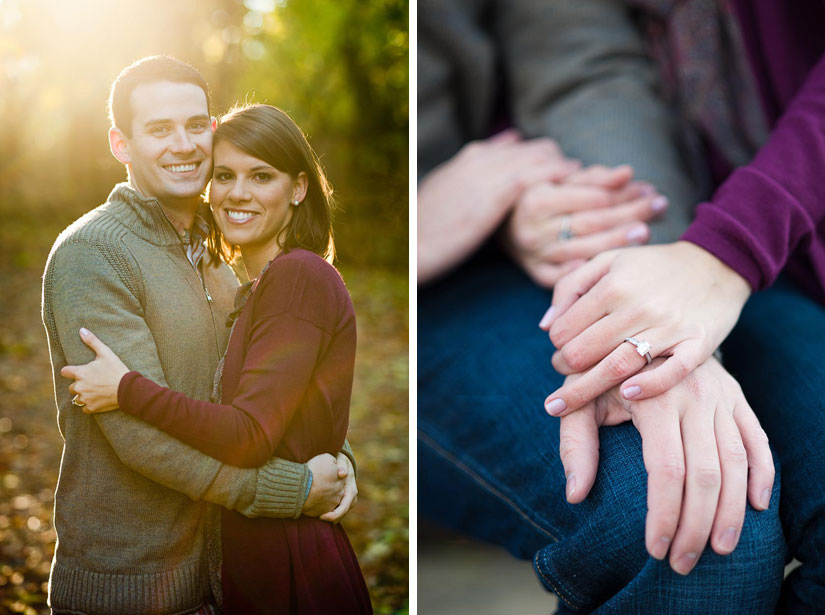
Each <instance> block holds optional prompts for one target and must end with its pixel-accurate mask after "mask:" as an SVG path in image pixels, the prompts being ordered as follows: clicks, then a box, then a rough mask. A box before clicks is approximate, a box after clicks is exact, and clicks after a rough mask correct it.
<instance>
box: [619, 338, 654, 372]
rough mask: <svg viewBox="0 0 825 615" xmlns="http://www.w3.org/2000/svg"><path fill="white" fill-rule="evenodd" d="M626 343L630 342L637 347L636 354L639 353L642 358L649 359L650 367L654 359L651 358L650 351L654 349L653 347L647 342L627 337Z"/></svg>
mask: <svg viewBox="0 0 825 615" xmlns="http://www.w3.org/2000/svg"><path fill="white" fill-rule="evenodd" d="M624 341H626V342H630V343H631V344H633V345H634V346H635V347H636V352H638V353H639V355H640V356H643V357H644V358H645V359H647V364H648V365H650V362H651V361H652V360H653V358H652V357H651V356H650V351H651V350H652V349H653V346H651V345H650V344H648V343H647V342H646V341H645V340H641V341H640V340H637V339H636V338H635V337H626V338H624Z"/></svg>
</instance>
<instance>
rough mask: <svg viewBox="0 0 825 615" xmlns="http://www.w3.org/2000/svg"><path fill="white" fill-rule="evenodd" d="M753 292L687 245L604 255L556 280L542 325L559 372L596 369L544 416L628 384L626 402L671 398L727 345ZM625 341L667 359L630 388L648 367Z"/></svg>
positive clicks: (554, 397)
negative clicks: (632, 340) (630, 340)
mask: <svg viewBox="0 0 825 615" xmlns="http://www.w3.org/2000/svg"><path fill="white" fill-rule="evenodd" d="M750 293H751V288H750V286H749V285H748V283H747V282H746V281H745V279H744V278H742V276H740V275H739V274H738V273H736V272H735V271H734V270H733V269H731V268H730V267H728V266H727V265H725V264H724V263H723V262H722V261H720V260H719V259H717V258H716V257H715V256H713V255H712V254H710V253H709V252H707V251H705V250H703V249H702V248H700V247H698V246H696V245H694V244H691V243H687V242H684V241H679V242H676V243H674V244H668V245H661V246H643V247H638V248H625V249H622V250H611V251H609V252H605V253H603V254H600V255H599V256H597V257H596V258H594V259H593V260H591V261H590V262H588V263H587V264H585V265H582V266H581V267H579V268H578V269H577V270H576V271H574V272H572V273H571V274H569V275H567V276H565V277H564V278H563V279H562V280H560V281H559V282H558V284H557V285H556V288H555V290H554V293H553V305H552V306H551V311H552V314H551V315H550V317H547V316H545V318H544V319H543V320H542V323H541V324H542V325H543V328H545V329H547V330H549V332H550V339H551V340H552V342H553V344H554V345H555V346H556V348H558V351H557V352H556V353H555V354H554V355H553V367H555V368H556V370H557V371H559V372H560V373H562V374H572V373H579V372H584V371H585V370H587V369H589V368H590V367H592V366H593V365H595V368H593V369H590V370H589V371H588V372H587V375H586V376H582V378H580V379H578V380H576V381H575V382H574V383H572V384H571V385H569V386H568V385H565V386H564V387H562V388H561V389H559V390H558V391H555V392H554V393H552V394H551V395H550V396H549V397H548V398H547V401H546V402H545V406H546V407H547V411H548V412H550V413H551V414H553V415H555V416H561V415H563V414H566V413H567V412H571V411H573V410H576V409H577V408H580V407H582V406H583V405H584V404H585V403H587V402H588V401H590V400H592V399H595V398H596V397H597V396H598V395H600V394H601V393H603V392H605V391H606V390H608V389H610V388H612V387H614V386H616V385H617V384H619V383H622V382H624V384H623V385H622V387H621V393H622V396H624V397H625V398H626V399H637V400H638V399H645V398H647V397H653V396H656V395H659V394H660V393H663V392H664V391H667V390H668V389H669V388H671V387H672V386H674V385H676V384H677V383H678V382H679V381H681V380H682V379H683V378H684V377H685V376H686V375H687V374H689V373H690V372H691V371H693V369H694V368H696V366H697V365H699V364H701V363H702V362H703V361H705V359H707V358H708V357H709V356H710V355H711V354H712V353H713V351H714V350H715V349H716V348H717V347H718V346H719V344H720V343H721V342H722V341H723V340H724V339H725V337H727V335H728V333H730V330H731V329H732V328H733V326H734V325H735V324H736V321H737V320H738V318H739V314H740V312H741V311H742V307H743V306H744V304H745V301H746V300H747V299H748V297H749V296H750ZM626 337H634V338H636V339H637V340H639V341H642V340H645V341H647V342H649V343H650V344H652V349H651V351H650V354H651V355H652V356H653V357H656V356H662V355H664V356H667V357H668V358H667V360H666V361H664V362H661V363H660V367H658V368H657V369H654V370H649V371H645V373H644V374H638V375H636V376H634V377H633V378H630V379H629V380H627V381H626V382H625V380H626V379H628V378H629V377H630V376H633V375H634V374H635V373H636V372H637V371H639V370H640V369H641V368H642V367H644V366H645V364H646V362H645V358H644V357H642V356H640V355H639V354H638V353H637V352H636V349H635V348H634V347H633V346H632V345H631V344H629V343H623V342H624V339H625V338H626Z"/></svg>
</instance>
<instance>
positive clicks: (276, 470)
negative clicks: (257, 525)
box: [252, 457, 309, 519]
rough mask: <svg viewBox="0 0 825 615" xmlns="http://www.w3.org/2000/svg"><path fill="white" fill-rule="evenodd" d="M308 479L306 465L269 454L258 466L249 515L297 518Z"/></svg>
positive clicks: (302, 503)
mask: <svg viewBox="0 0 825 615" xmlns="http://www.w3.org/2000/svg"><path fill="white" fill-rule="evenodd" d="M308 482H309V468H308V467H307V466H306V464H302V463H295V462H294V461H287V460H285V459H279V458H277V457H273V458H272V459H270V460H269V461H267V462H266V464H265V465H263V466H261V467H260V468H258V481H257V485H256V489H255V501H254V502H253V503H252V516H253V517H279V518H282V519H283V518H292V519H297V518H298V517H300V516H301V510H302V509H303V507H304V502H305V501H306V493H307V483H308Z"/></svg>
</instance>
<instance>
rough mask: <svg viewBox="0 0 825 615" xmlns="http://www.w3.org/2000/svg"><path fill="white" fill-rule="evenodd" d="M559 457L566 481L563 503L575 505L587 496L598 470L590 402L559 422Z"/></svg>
mask: <svg viewBox="0 0 825 615" xmlns="http://www.w3.org/2000/svg"><path fill="white" fill-rule="evenodd" d="M559 455H560V456H561V462H562V465H563V466H564V475H565V477H566V478H567V487H566V489H565V491H566V496H567V501H568V502H570V503H571V504H578V503H579V502H581V501H582V500H584V498H586V497H587V494H588V493H590V489H591V488H592V487H593V483H594V482H596V470H597V469H598V467H599V426H598V424H597V422H596V413H595V407H594V404H593V403H592V402H591V403H590V404H588V405H587V406H584V407H583V408H581V409H580V410H579V411H578V412H573V413H571V414H568V415H566V416H563V417H562V418H561V423H560V425H559Z"/></svg>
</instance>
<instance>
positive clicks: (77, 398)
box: [72, 393, 86, 408]
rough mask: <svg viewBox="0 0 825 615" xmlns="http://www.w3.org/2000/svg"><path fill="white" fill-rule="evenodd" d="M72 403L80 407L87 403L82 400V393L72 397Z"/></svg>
mask: <svg viewBox="0 0 825 615" xmlns="http://www.w3.org/2000/svg"><path fill="white" fill-rule="evenodd" d="M72 404H73V405H75V406H77V407H78V408H83V407H84V406H85V405H86V404H84V403H83V402H82V401H80V393H78V394H77V395H75V396H74V397H72Z"/></svg>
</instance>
